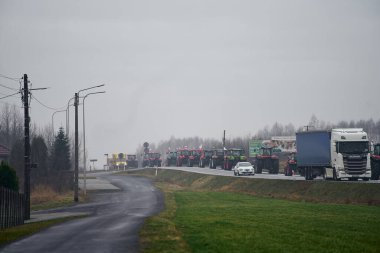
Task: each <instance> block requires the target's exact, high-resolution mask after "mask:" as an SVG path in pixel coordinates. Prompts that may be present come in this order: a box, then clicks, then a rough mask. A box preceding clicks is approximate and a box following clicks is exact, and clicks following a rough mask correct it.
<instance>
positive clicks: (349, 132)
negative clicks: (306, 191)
mask: <svg viewBox="0 0 380 253" xmlns="http://www.w3.org/2000/svg"><path fill="white" fill-rule="evenodd" d="M296 147H297V152H296V153H291V154H288V156H287V161H286V165H285V166H283V167H285V168H284V174H285V176H292V175H295V174H299V175H301V176H304V177H305V179H306V180H313V179H314V178H316V177H323V178H324V179H332V180H337V181H339V180H342V179H348V180H350V181H356V180H359V179H361V180H364V181H368V180H370V179H372V180H379V176H380V143H378V144H374V145H371V143H370V141H369V139H368V135H367V133H366V132H365V131H363V129H361V128H341V129H332V130H329V131H326V130H323V131H322V130H321V131H303V132H298V133H296ZM115 158H118V159H114V160H113V161H112V163H111V164H112V165H113V168H114V169H115V168H117V169H120V166H123V168H137V167H138V165H139V162H138V159H137V156H136V155H126V154H124V156H123V155H122V154H119V156H118V157H115ZM141 159H142V161H141V162H140V164H141V166H142V167H161V166H162V165H165V166H176V167H181V166H187V167H194V166H197V167H200V168H205V167H209V168H210V169H216V168H217V167H220V168H221V169H224V170H233V171H234V174H235V175H237V174H239V175H240V174H243V175H244V174H249V175H253V174H255V173H257V174H261V173H262V172H263V171H267V172H268V173H269V174H278V173H279V170H280V159H279V156H278V153H275V152H274V149H273V147H271V146H265V145H263V146H262V147H261V149H260V152H259V153H258V154H257V155H255V157H247V156H246V155H245V151H244V149H243V148H223V149H219V148H213V149H209V148H205V149H203V148H200V149H189V148H187V147H184V148H179V149H177V150H174V151H168V152H167V153H166V157H165V159H164V160H163V159H162V158H161V154H160V153H158V152H151V151H150V149H149V144H148V143H144V153H143V155H142V158H141ZM244 166H245V167H247V168H243V167H244ZM249 166H251V167H252V172H251V171H250V170H249V169H250V168H248V167H249ZM245 169H247V170H245Z"/></svg>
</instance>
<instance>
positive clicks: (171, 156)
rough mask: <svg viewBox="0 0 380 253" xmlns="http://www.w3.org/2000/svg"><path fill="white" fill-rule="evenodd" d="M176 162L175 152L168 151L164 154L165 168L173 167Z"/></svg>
mask: <svg viewBox="0 0 380 253" xmlns="http://www.w3.org/2000/svg"><path fill="white" fill-rule="evenodd" d="M176 162H177V152H176V151H169V152H168V153H167V154H166V166H172V165H173V166H175V165H176Z"/></svg>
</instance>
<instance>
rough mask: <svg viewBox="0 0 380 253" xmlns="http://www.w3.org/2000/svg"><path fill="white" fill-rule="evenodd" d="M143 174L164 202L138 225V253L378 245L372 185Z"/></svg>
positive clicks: (378, 214)
mask: <svg viewBox="0 0 380 253" xmlns="http://www.w3.org/2000/svg"><path fill="white" fill-rule="evenodd" d="M140 173H141V172H140ZM151 173H152V172H151V171H143V172H142V173H141V174H143V175H145V176H148V177H151V178H152V179H153V180H154V181H155V182H156V185H157V186H158V187H159V188H161V189H162V190H163V191H164V192H165V205H166V208H165V210H164V211H163V212H162V213H160V214H159V215H157V216H154V217H151V218H149V219H148V220H147V221H146V223H145V224H144V227H143V228H142V230H141V232H140V237H141V246H142V252H144V253H150V252H155V253H157V252H165V253H166V252H176V253H177V252H178V253H180V252H182V253H188V252H193V253H197V252H202V253H203V252H210V253H211V252H213V253H214V252H239V253H240V252H292V253H293V252H302V253H304V252H355V253H356V252H380V206H379V205H378V199H379V196H378V195H379V190H378V187H379V186H378V185H377V184H348V183H337V184H334V183H332V182H325V181H322V182H306V181H305V182H303V181H300V182H282V181H276V180H269V181H268V180H260V179H256V180H255V179H252V180H251V179H245V178H233V177H231V178H229V177H217V176H207V175H201V174H196V173H184V172H178V171H177V172H176V171H160V172H159V173H158V176H156V177H155V176H152V175H151ZM286 194H290V195H291V196H290V197H288V195H286ZM295 194H297V197H296V198H295V197H294V195H295ZM358 203H360V204H358ZM374 204H376V205H374Z"/></svg>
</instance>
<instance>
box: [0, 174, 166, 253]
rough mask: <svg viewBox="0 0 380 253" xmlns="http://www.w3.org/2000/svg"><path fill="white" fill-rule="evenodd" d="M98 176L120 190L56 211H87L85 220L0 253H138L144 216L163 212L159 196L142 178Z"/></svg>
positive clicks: (39, 234) (26, 239)
mask: <svg viewBox="0 0 380 253" xmlns="http://www.w3.org/2000/svg"><path fill="white" fill-rule="evenodd" d="M100 177H101V178H102V179H105V180H109V181H110V182H111V183H112V184H114V185H115V186H117V187H118V188H120V190H111V191H100V192H97V193H93V195H92V201H91V203H86V204H79V205H76V206H74V207H71V208H64V209H60V210H58V211H62V212H89V213H90V214H91V215H90V216H89V217H86V218H81V219H76V220H73V221H70V222H66V223H62V224H60V225H57V226H53V227H51V228H49V229H47V230H44V231H42V232H40V233H37V234H34V235H32V236H30V237H27V238H25V239H23V240H20V241H18V242H15V243H12V244H10V245H8V246H7V247H5V248H2V249H1V250H0V252H6V253H12V252H31V253H33V252H35V253H37V252H38V253H42V252H62V253H69V252H70V253H75V252H81V253H84V252H91V253H93V252H99V253H105V252H115V253H117V252H123V253H125V252H138V250H139V248H138V247H139V244H138V231H139V228H140V227H141V225H142V223H143V222H144V220H145V219H146V218H147V217H149V216H152V215H154V214H156V213H158V212H160V211H161V210H163V207H164V203H163V195H162V193H161V192H160V191H158V190H157V189H156V188H154V187H153V186H152V184H151V183H150V181H149V180H148V179H146V178H143V177H126V176H118V175H112V174H108V173H104V174H101V175H100ZM55 212H57V210H55Z"/></svg>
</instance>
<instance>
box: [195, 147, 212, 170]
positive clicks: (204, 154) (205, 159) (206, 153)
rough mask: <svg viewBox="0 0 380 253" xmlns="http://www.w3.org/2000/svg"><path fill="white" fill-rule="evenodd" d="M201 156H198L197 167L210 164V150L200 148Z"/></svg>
mask: <svg viewBox="0 0 380 253" xmlns="http://www.w3.org/2000/svg"><path fill="white" fill-rule="evenodd" d="M200 155H201V156H200V157H199V165H198V166H199V167H200V168H204V167H205V166H207V165H209V164H210V160H211V156H212V150H206V149H202V150H201V154H200Z"/></svg>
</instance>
